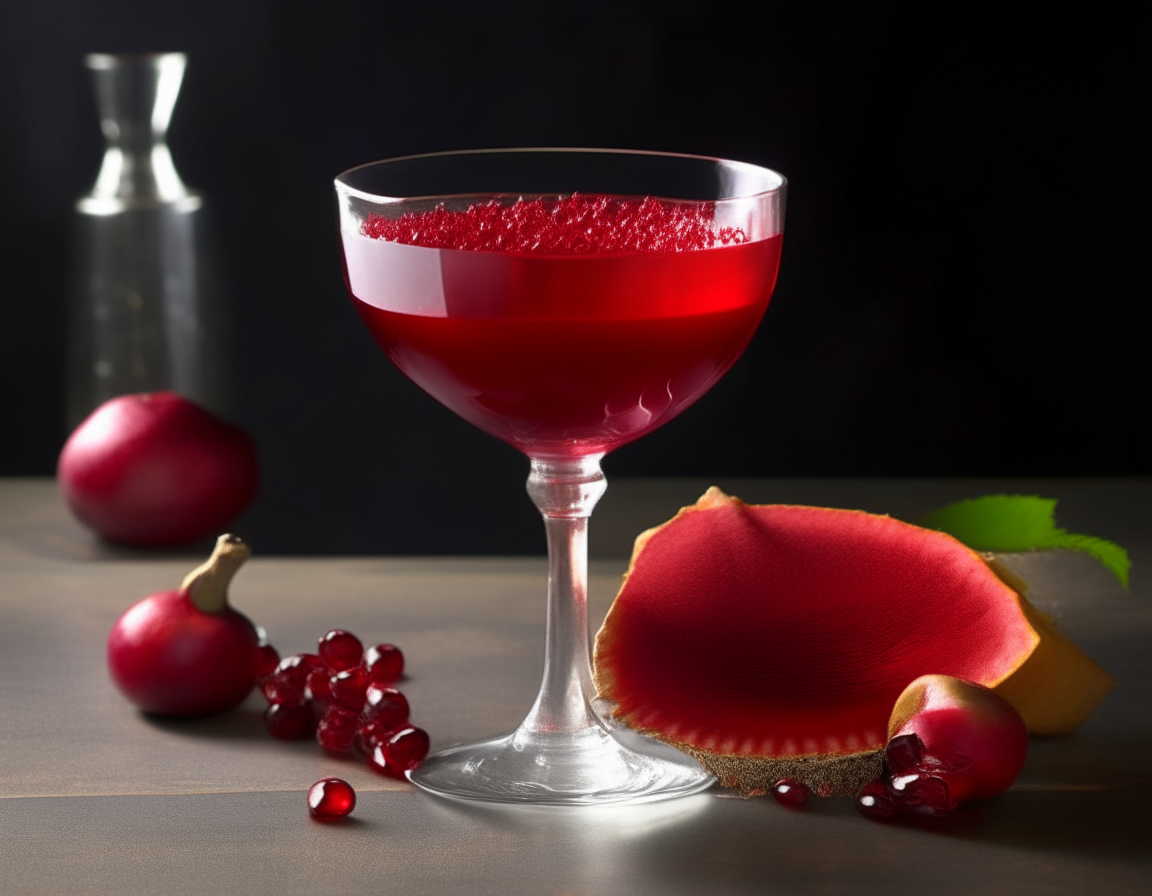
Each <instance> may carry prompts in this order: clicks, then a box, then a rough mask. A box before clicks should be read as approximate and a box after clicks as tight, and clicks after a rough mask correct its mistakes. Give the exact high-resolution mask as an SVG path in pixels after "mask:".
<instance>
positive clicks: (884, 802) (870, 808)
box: [856, 779, 900, 821]
mask: <svg viewBox="0 0 1152 896" xmlns="http://www.w3.org/2000/svg"><path fill="white" fill-rule="evenodd" d="M856 808H857V809H858V810H859V811H860V814H861V815H863V816H864V817H865V818H871V819H872V820H873V821H890V820H892V819H893V818H895V817H896V813H897V812H899V811H900V807H899V806H898V805H897V804H896V798H895V797H894V796H893V795H892V791H891V790H890V789H889V788H888V785H887V784H885V783H884V782H883V781H881V780H879V779H877V780H875V781H870V782H869V783H867V784H865V785H864V786H863V787H862V788H861V790H860V792H859V793H858V794H856Z"/></svg>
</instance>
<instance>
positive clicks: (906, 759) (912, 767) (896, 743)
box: [884, 734, 924, 775]
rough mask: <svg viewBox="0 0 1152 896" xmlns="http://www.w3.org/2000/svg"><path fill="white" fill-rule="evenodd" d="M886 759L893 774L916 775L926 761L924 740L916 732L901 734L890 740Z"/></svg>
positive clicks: (886, 748) (885, 752) (885, 754)
mask: <svg viewBox="0 0 1152 896" xmlns="http://www.w3.org/2000/svg"><path fill="white" fill-rule="evenodd" d="M884 761H885V762H887V763H888V768H889V769H891V771H892V774H893V775H914V774H916V772H917V771H919V770H920V768H921V765H922V763H923V761H924V742H923V741H922V740H920V738H919V736H918V735H915V734H901V735H900V736H899V737H894V738H892V739H891V740H890V741H888V746H886V747H885V748H884Z"/></svg>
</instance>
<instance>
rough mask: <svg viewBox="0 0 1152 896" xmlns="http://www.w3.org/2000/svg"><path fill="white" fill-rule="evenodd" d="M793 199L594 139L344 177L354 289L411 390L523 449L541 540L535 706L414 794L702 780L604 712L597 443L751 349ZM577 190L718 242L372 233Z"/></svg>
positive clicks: (774, 181)
mask: <svg viewBox="0 0 1152 896" xmlns="http://www.w3.org/2000/svg"><path fill="white" fill-rule="evenodd" d="M784 192H785V180H784V178H783V177H781V176H780V175H779V174H777V173H776V172H774V171H770V170H768V169H765V168H759V167H756V166H754V165H748V164H744V163H740V162H731V161H724V160H721V159H712V158H704V157H698V156H684V155H672V154H666V153H645V152H630V151H614V150H585V149H513V150H479V151H471V152H457V153H436V154H431V155H422V156H408V157H404V158H398V159H390V160H386V161H383V162H375V163H372V164H368V165H363V166H360V167H358V168H353V169H351V170H349V171H346V172H344V173H343V174H341V175H340V176H339V177H338V178H337V179H336V195H337V204H338V209H339V220H340V234H341V243H342V249H343V256H344V273H345V282H346V284H347V286H348V290H349V292H350V293H351V295H352V297H353V299H354V300H355V304H356V308H357V310H358V311H359V313H360V315H361V317H362V318H363V320H364V321H365V323H366V324H367V326H368V328H369V330H370V331H371V332H372V335H373V336H374V337H375V339H376V341H377V342H378V343H379V344H380V346H381V348H382V349H383V350H384V352H385V353H386V354H387V355H388V357H389V358H390V359H391V361H392V362H393V363H394V364H395V365H396V366H397V367H398V368H399V369H400V370H401V371H402V372H403V373H404V374H405V375H406V376H408V377H409V379H411V380H412V381H413V382H415V383H416V384H417V385H418V386H420V387H421V388H422V389H424V390H425V391H426V392H428V393H429V394H430V395H431V396H432V397H434V398H436V399H437V400H438V401H440V402H441V403H442V404H444V405H446V406H447V407H448V408H450V409H451V410H453V411H454V412H456V413H457V414H459V415H460V416H461V417H463V418H464V419H465V420H468V421H469V422H471V423H473V424H474V425H476V426H478V427H479V428H480V429H482V430H484V431H485V432H487V433H489V434H491V435H493V436H496V437H497V438H499V439H502V440H503V441H505V442H507V443H508V444H510V445H512V446H513V447H515V448H517V449H519V450H520V451H522V452H523V453H524V454H525V455H527V457H528V458H529V460H530V466H531V472H530V475H529V477H528V494H529V495H530V497H531V498H532V501H533V502H534V503H535V504H536V506H537V508H539V510H540V512H541V514H542V515H543V517H544V524H545V528H546V531H547V537H548V558H549V574H548V611H547V625H546V642H545V654H544V675H543V681H542V683H541V685H540V691H539V694H538V696H537V698H536V702H535V704H534V705H533V706H532V708H531V709H530V710H529V712H528V715H527V717H526V718H525V719H524V721H523V723H521V725H520V727H519V728H517V729H516V730H515V731H513V732H511V733H510V734H506V735H502V736H499V737H494V738H492V739H490V740H485V741H481V742H478V743H472V744H465V745H462V746H456V747H451V748H449V749H447V750H444V751H442V752H440V753H437V754H435V755H433V756H430V757H429V758H428V759H427V760H426V761H425V762H424V763H423V765H421V766H420V767H419V768H418V769H416V770H415V771H413V772H411V773H409V777H410V779H411V780H412V782H413V783H415V784H416V785H418V786H419V787H421V788H424V789H425V790H428V791H431V792H434V793H437V794H440V795H443V796H448V797H456V798H461V799H471V800H486V801H492V802H504V803H540V804H561V805H563V804H576V805H580V804H599V803H615V802H626V801H644V800H656V799H666V798H669V797H675V796H683V795H687V794H690V793H695V792H697V791H699V790H702V789H704V788H705V787H707V786H708V785H709V784H710V783H711V780H712V779H711V777H710V776H709V775H708V774H707V773H706V772H705V771H704V770H703V769H702V768H701V767H700V766H699V765H698V764H697V763H696V762H695V761H694V760H692V759H691V758H689V757H687V756H685V755H683V754H681V753H679V752H678V751H675V750H672V749H671V748H668V747H666V746H665V745H663V744H660V743H658V742H656V741H649V740H647V739H644V738H640V737H636V736H634V735H632V734H631V733H630V732H624V733H622V736H621V738H619V739H618V738H617V737H616V736H615V735H614V734H613V732H612V730H611V729H610V727H609V726H608V725H607V724H605V722H604V721H603V720H602V719H601V718H600V717H599V715H598V714H597V712H596V711H595V709H594V708H593V705H592V701H593V698H594V687H593V684H592V674H591V662H590V647H589V633H588V620H587V608H586V595H587V563H588V560H587V523H588V517H589V516H590V515H591V513H592V508H593V506H594V505H595V504H596V502H597V500H598V499H599V498H600V496H601V495H602V494H603V493H604V489H605V482H604V475H603V473H602V472H601V470H600V459H601V458H602V457H603V456H604V455H605V453H607V452H608V451H610V450H612V449H613V448H616V447H619V446H620V445H623V444H625V443H626V442H630V441H632V440H634V439H636V438H639V437H640V436H642V435H644V434H645V433H647V432H650V431H652V430H653V429H656V428H657V427H659V426H661V425H662V424H664V423H666V422H667V421H668V420H670V419H672V418H673V417H675V416H676V415H677V414H678V413H680V412H681V411H682V410H684V409H685V408H686V407H688V406H689V405H690V404H692V403H693V402H694V401H695V400H696V399H698V398H699V397H700V396H701V395H703V394H704V393H705V392H706V391H707V390H708V389H709V388H710V387H711V386H712V385H713V384H715V383H716V381H717V380H719V379H720V377H721V376H723V375H724V373H725V371H727V370H728V368H729V367H730V366H731V365H732V364H733V363H734V362H735V361H736V359H737V358H738V357H739V356H740V354H741V352H742V351H743V350H744V348H745V347H746V346H747V344H748V341H749V340H750V339H751V338H752V334H753V333H754V332H755V329H756V327H757V325H758V324H759V322H760V319H761V317H762V316H763V314H764V311H765V309H766V308H767V305H768V300H769V298H770V296H771V293H772V288H773V286H774V284H775V279H776V270H777V267H778V265H779V258H780V242H781V235H782V229H783V219H784ZM572 194H577V195H580V194H584V195H585V196H590V197H594V198H596V199H598V200H601V201H602V203H604V204H606V205H608V206H613V203H616V204H617V205H618V204H619V203H621V202H629V201H631V202H633V203H636V202H640V201H642V200H643V199H644V198H646V197H648V198H650V199H649V201H652V200H656V199H658V200H660V205H661V207H662V208H664V209H674V210H675V211H676V212H677V213H681V214H682V215H683V214H687V215H689V216H695V217H696V219H697V220H705V221H707V222H708V224H709V226H710V227H711V228H712V230H713V231H714V232H715V233H716V234H720V235H722V236H723V239H718V240H717V241H716V242H715V245H714V247H711V248H698V249H693V250H690V251H676V250H671V249H669V250H665V251H641V250H640V249H638V250H629V249H619V248H617V249H614V250H612V251H601V250H599V249H596V250H593V251H591V252H584V253H583V254H558V253H557V252H554V251H548V252H544V253H540V252H538V251H537V252H534V251H531V248H530V247H526V246H523V245H519V244H517V245H514V246H513V248H512V249H509V250H499V249H498V250H496V251H492V250H486V251H476V250H470V249H464V248H430V247H428V246H426V245H407V244H405V243H403V242H400V241H398V240H399V239H400V238H401V237H397V236H396V233H397V229H396V228H395V227H393V228H391V229H389V228H388V227H381V224H382V223H384V224H387V223H388V222H396V221H398V220H399V219H400V217H401V216H402V215H409V214H411V215H421V214H423V213H436V210H437V209H439V210H440V211H439V213H440V214H441V215H443V214H444V213H446V212H448V213H450V212H466V211H467V210H468V209H469V208H470V207H473V206H485V205H488V206H491V205H492V204H493V203H495V204H496V205H498V206H512V205H515V203H517V202H518V201H521V202H532V201H535V200H543V201H544V202H555V201H557V200H558V197H570V196H571V195H572ZM625 197H628V198H625ZM520 207H521V208H523V206H520ZM404 220H405V221H409V220H412V219H409V218H405V219H404ZM400 229H401V230H402V229H403V228H400ZM389 234H391V236H389ZM382 235H383V236H382ZM457 245H461V244H457ZM641 249H649V250H650V249H651V247H641ZM625 740H626V741H627V743H625V742H624V741H625Z"/></svg>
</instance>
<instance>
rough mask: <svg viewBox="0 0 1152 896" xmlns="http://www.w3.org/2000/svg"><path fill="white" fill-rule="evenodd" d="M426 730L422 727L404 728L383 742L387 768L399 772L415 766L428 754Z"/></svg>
mask: <svg viewBox="0 0 1152 896" xmlns="http://www.w3.org/2000/svg"><path fill="white" fill-rule="evenodd" d="M428 747H429V741H428V732H427V731H425V730H424V729H423V728H405V729H403V730H402V731H398V732H396V733H395V734H393V735H392V737H391V738H389V739H388V742H387V743H386V744H384V748H383V749H384V755H385V757H387V759H388V768H389V769H391V770H393V771H398V772H400V773H401V774H402V773H404V772H406V771H410V770H411V769H414V768H416V766H418V765H419V764H420V763H421V762H423V761H424V757H425V756H427V755H428Z"/></svg>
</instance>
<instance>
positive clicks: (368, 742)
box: [356, 719, 408, 755]
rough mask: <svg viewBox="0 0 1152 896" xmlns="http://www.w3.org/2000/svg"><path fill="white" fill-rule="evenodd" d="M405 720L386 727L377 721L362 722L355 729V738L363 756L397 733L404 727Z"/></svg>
mask: <svg viewBox="0 0 1152 896" xmlns="http://www.w3.org/2000/svg"><path fill="white" fill-rule="evenodd" d="M407 721H408V720H407V719H405V720H404V722H401V723H400V724H399V725H388V724H386V723H384V722H382V721H380V720H379V719H372V720H371V721H368V722H364V723H362V724H361V725H360V727H359V728H358V729H356V738H357V741H358V743H359V746H360V749H361V750H362V751H363V753H364V754H365V755H368V754H370V753H371V752H372V751H373V750H375V749H376V748H377V747H379V746H382V745H383V744H385V743H386V742H387V741H388V739H389V738H391V737H392V735H393V734H395V733H396V732H397V731H399V730H400V729H401V728H403V727H405V724H406V723H407Z"/></svg>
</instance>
